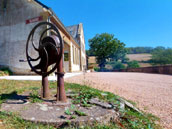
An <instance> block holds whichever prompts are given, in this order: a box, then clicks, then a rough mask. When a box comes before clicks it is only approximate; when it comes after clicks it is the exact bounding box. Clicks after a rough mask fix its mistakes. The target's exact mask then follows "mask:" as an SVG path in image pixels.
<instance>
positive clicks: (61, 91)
mask: <svg viewBox="0 0 172 129" xmlns="http://www.w3.org/2000/svg"><path fill="white" fill-rule="evenodd" d="M62 53H64V52H62ZM57 71H58V72H57V80H58V84H57V101H61V102H67V99H66V93H65V87H64V72H63V58H61V59H60V63H59V65H58V68H57Z"/></svg>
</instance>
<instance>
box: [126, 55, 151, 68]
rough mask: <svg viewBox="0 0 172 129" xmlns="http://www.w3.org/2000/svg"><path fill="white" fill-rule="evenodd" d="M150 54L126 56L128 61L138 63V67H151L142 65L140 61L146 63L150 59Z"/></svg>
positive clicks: (147, 64)
mask: <svg viewBox="0 0 172 129" xmlns="http://www.w3.org/2000/svg"><path fill="white" fill-rule="evenodd" d="M151 56H152V55H151V54H127V57H128V58H129V61H133V60H136V61H138V62H139V65H140V67H148V66H151V64H149V63H143V62H142V61H148V60H150V59H151Z"/></svg>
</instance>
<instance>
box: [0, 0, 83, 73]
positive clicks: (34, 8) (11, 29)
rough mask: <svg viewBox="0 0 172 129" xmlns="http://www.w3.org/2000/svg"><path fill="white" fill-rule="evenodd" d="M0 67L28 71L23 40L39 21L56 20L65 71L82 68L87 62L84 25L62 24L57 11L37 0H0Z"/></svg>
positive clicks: (20, 71) (24, 41) (21, 71)
mask: <svg viewBox="0 0 172 129" xmlns="http://www.w3.org/2000/svg"><path fill="white" fill-rule="evenodd" d="M0 19H1V20H0V67H8V68H10V69H11V70H12V71H13V72H14V74H31V73H32V72H31V71H30V67H29V65H28V64H27V62H26V63H21V62H19V60H20V59H26V54H25V53H26V52H25V51H26V41H27V38H28V35H29V33H30V31H31V30H32V28H33V27H34V26H35V25H36V24H38V23H39V22H43V21H48V22H51V23H53V24H55V25H56V26H57V27H58V29H59V31H60V34H61V36H62V37H63V41H64V71H65V72H76V71H83V70H84V68H85V66H86V53H85V40H84V31H83V25H82V24H81V23H80V24H78V25H74V26H70V27H65V26H64V25H63V23H62V22H61V21H60V20H59V18H58V17H57V16H56V14H55V13H54V12H53V10H51V9H50V8H49V7H47V6H46V5H43V4H42V3H40V2H39V1H37V0H1V1H0Z"/></svg>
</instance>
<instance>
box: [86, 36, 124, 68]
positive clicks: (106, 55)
mask: <svg viewBox="0 0 172 129" xmlns="http://www.w3.org/2000/svg"><path fill="white" fill-rule="evenodd" d="M89 45H90V52H91V53H92V54H93V55H95V56H96V60H97V63H98V64H99V67H100V68H103V67H105V64H106V62H107V60H116V61H117V60H119V59H121V60H122V58H124V57H125V54H126V50H125V44H124V43H122V42H120V41H119V40H118V39H117V38H114V35H113V34H108V33H102V34H97V35H96V36H95V37H93V38H92V39H90V40H89Z"/></svg>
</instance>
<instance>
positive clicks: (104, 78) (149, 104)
mask: <svg viewBox="0 0 172 129" xmlns="http://www.w3.org/2000/svg"><path fill="white" fill-rule="evenodd" d="M65 81H67V82H72V83H79V84H86V85H89V86H91V87H93V88H97V89H100V90H104V91H110V92H113V93H115V94H117V95H119V96H121V97H124V98H126V99H128V100H132V101H134V102H136V103H137V106H138V107H139V108H140V109H141V110H144V111H146V112H148V113H152V114H154V115H156V116H158V117H159V118H160V119H161V121H160V124H161V125H162V126H163V127H164V128H167V129H172V76H171V75H160V74H145V73H117V72H115V73H103V72H102V73H96V72H93V73H86V74H84V75H79V76H75V77H71V78H68V79H65Z"/></svg>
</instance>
